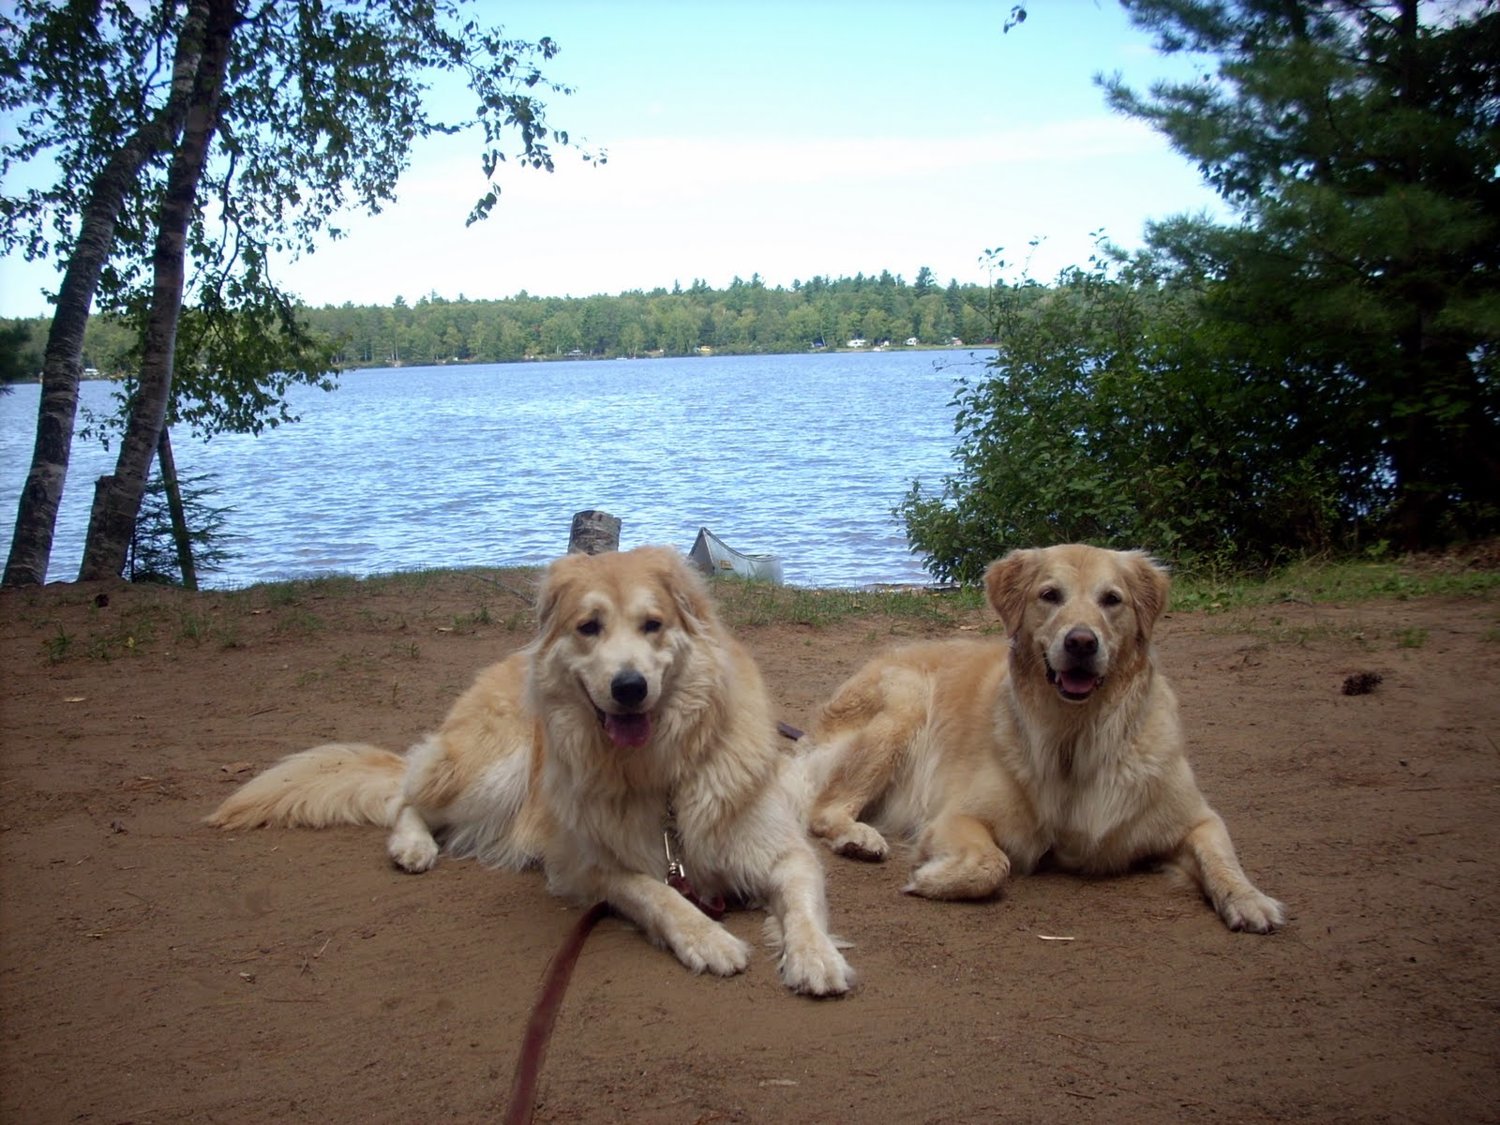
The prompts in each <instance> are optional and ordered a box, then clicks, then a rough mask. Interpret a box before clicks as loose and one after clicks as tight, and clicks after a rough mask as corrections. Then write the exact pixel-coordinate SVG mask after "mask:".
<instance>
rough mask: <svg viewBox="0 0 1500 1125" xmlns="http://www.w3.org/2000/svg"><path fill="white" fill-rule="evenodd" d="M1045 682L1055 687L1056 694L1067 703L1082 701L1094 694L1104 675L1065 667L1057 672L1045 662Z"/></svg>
mask: <svg viewBox="0 0 1500 1125" xmlns="http://www.w3.org/2000/svg"><path fill="white" fill-rule="evenodd" d="M1047 682H1048V683H1049V684H1051V685H1052V686H1053V687H1055V688H1056V689H1057V694H1058V695H1060V696H1062V697H1063V698H1064V699H1066V700H1067V701H1068V702H1069V703H1082V702H1083V701H1084V700H1085V699H1087V698H1088V697H1089V696H1091V695H1093V694H1094V692H1095V690H1096V689H1097V688H1098V687H1099V685H1100V684H1102V683H1103V682H1104V677H1103V676H1096V675H1094V674H1093V673H1092V672H1085V671H1084V670H1083V669H1081V668H1067V669H1065V670H1063V671H1061V672H1059V671H1058V670H1057V669H1056V668H1054V667H1052V665H1051V664H1050V663H1049V664H1047Z"/></svg>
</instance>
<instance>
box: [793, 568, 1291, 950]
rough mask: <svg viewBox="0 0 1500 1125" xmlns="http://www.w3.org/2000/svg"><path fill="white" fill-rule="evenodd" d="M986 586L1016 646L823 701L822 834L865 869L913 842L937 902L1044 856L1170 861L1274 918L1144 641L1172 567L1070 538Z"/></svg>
mask: <svg viewBox="0 0 1500 1125" xmlns="http://www.w3.org/2000/svg"><path fill="white" fill-rule="evenodd" d="M984 583H985V592H986V595H987V597H988V600H989V603H990V605H991V607H992V608H993V609H994V610H995V612H996V613H997V614H998V615H999V616H1000V619H1001V621H1002V622H1003V623H1004V626H1005V631H1006V633H1007V634H1008V636H1009V643H993V642H992V643H986V642H984V641H981V640H953V641H939V642H933V643H927V644H921V643H919V644H913V645H908V646H905V647H901V648H897V649H894V650H892V651H890V652H887V653H884V654H882V655H878V656H876V657H875V658H874V659H872V660H871V661H870V662H869V663H868V664H866V665H865V666H864V668H862V669H861V670H860V671H858V672H857V673H855V675H854V676H853V677H851V678H850V679H849V680H848V682H846V683H845V684H844V685H843V686H842V687H841V688H839V690H838V691H837V693H836V694H835V695H834V697H833V699H832V700H831V701H830V702H829V703H828V704H826V705H825V707H824V708H823V711H822V713H821V715H820V717H819V719H818V722H817V724H816V726H815V728H814V730H813V732H812V735H811V739H810V742H811V746H812V748H811V749H810V750H809V751H808V758H807V760H806V765H807V768H808V770H809V779H810V784H811V785H812V786H813V790H814V792H815V793H816V794H817V796H816V798H815V800H814V803H813V807H812V812H811V817H810V821H811V823H810V827H811V830H812V832H813V834H814V835H816V836H819V837H821V838H822V839H823V840H824V841H825V842H826V843H827V844H828V846H829V847H831V848H832V849H833V850H834V851H836V852H838V853H840V854H843V855H847V856H852V857H855V858H859V859H866V860H882V859H884V858H885V857H886V855H887V852H888V845H887V843H886V839H885V836H884V835H882V832H884V833H886V834H895V835H900V836H902V837H905V838H906V839H908V840H910V841H912V842H914V843H915V845H916V852H917V866H916V869H915V871H914V872H913V874H912V876H911V881H910V883H909V884H908V885H907V886H906V888H905V890H906V891H907V892H908V893H911V894H917V895H923V896H926V897H928V898H937V899H973V898H984V897H987V896H990V895H993V894H995V893H996V892H997V891H998V890H999V889H1000V887H1001V885H1002V884H1003V883H1004V882H1005V879H1006V877H1007V876H1008V875H1009V874H1010V873H1011V871H1012V870H1015V871H1019V872H1026V871H1030V870H1033V869H1034V868H1035V867H1036V865H1037V864H1038V863H1039V862H1041V861H1042V860H1043V858H1044V857H1049V858H1050V860H1051V861H1052V862H1054V863H1055V864H1056V865H1057V866H1058V867H1060V868H1063V869H1065V870H1070V871H1078V872H1083V873H1090V874H1104V873H1111V872H1119V871H1123V870H1125V869H1126V868H1128V867H1130V866H1132V865H1134V864H1136V863H1138V862H1141V861H1144V860H1148V859H1161V860H1166V861H1168V862H1169V863H1171V864H1172V865H1174V866H1176V867H1178V868H1180V869H1181V870H1183V871H1185V872H1186V873H1187V874H1188V875H1190V876H1191V877H1192V878H1193V879H1194V880H1195V881H1196V883H1197V885H1198V886H1199V887H1200V888H1201V889H1202V891H1203V893H1204V895H1205V896H1206V897H1207V898H1208V900H1209V901H1210V902H1211V903H1212V904H1213V906H1214V909H1215V910H1217V911H1218V913H1219V917H1220V918H1222V919H1223V921H1224V924H1225V925H1226V926H1228V927H1229V928H1230V929H1232V930H1253V931H1255V932H1256V933H1268V932H1270V931H1271V930H1273V929H1275V928H1276V927H1277V926H1280V925H1281V924H1282V923H1283V921H1284V920H1285V912H1284V908H1283V907H1282V905H1281V903H1279V902H1277V901H1276V900H1275V899H1272V898H1269V897H1267V896H1266V895H1264V894H1262V893H1261V892H1260V891H1258V890H1256V889H1255V887H1254V886H1252V885H1251V883H1250V881H1249V880H1248V879H1247V878H1246V877H1245V873H1244V872H1243V871H1242V870H1241V869H1240V865H1239V861H1238V860H1237V859H1236V858H1235V852H1234V845H1233V844H1232V843H1231V842H1230V839H1229V833H1228V831H1227V830H1226V829H1225V827H1224V822H1223V821H1222V820H1221V819H1220V818H1219V815H1218V813H1216V812H1214V810H1213V809H1212V808H1210V807H1209V805H1208V802H1207V801H1206V800H1204V798H1203V795H1202V793H1201V792H1199V789H1198V786H1197V783H1196V782H1195V781H1194V779H1193V771H1192V769H1191V768H1190V767H1189V765H1188V760H1187V757H1186V755H1185V754H1184V751H1183V735H1182V729H1181V725H1180V723H1179V720H1178V715H1177V698H1176V696H1175V695H1174V694H1173V692H1172V688H1171V686H1170V685H1169V684H1168V683H1167V679H1166V677H1165V676H1164V675H1163V674H1162V673H1161V672H1160V671H1159V670H1158V669H1157V667H1156V660H1155V657H1154V654H1153V652H1152V648H1151V633H1152V628H1153V626H1154V625H1155V623H1156V620H1157V617H1158V616H1159V615H1160V614H1161V612H1162V610H1163V608H1165V606H1166V600H1167V588H1168V579H1167V575H1166V572H1165V571H1163V570H1162V569H1161V568H1160V567H1158V566H1157V565H1156V564H1155V563H1153V562H1152V561H1151V560H1150V559H1149V558H1147V557H1146V556H1145V555H1143V554H1141V553H1139V552H1125V551H1106V550H1101V549H1099V548H1096V547H1087V546H1080V545H1066V546H1059V547H1049V548H1046V549H1042V550H1021V551H1015V552H1012V553H1011V554H1009V555H1007V556H1006V557H1005V558H1003V559H1001V560H999V561H998V562H995V563H992V564H991V565H990V567H989V569H988V570H987V571H986V572H985V578H984ZM861 817H865V818H867V819H866V820H861V819H859V818H861Z"/></svg>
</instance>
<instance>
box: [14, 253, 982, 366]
mask: <svg viewBox="0 0 1500 1125" xmlns="http://www.w3.org/2000/svg"><path fill="white" fill-rule="evenodd" d="M992 306H993V292H992V290H991V289H990V288H989V287H988V286H983V285H973V284H969V285H960V284H959V283H958V282H956V281H950V282H949V283H948V284H947V285H946V286H943V285H940V284H938V283H937V281H936V280H935V279H934V277H933V275H932V271H931V270H929V269H927V268H926V267H925V266H924V267H923V268H922V269H920V270H919V271H918V272H917V276H916V279H915V280H914V281H910V282H908V281H907V280H905V279H904V278H902V277H901V276H900V275H899V274H892V273H890V272H888V271H886V272H882V273H881V274H879V275H878V276H866V275H864V274H859V275H857V276H855V277H852V278H837V279H834V280H830V279H828V278H824V277H814V278H811V279H810V280H808V281H801V282H795V283H793V284H792V286H791V287H790V288H783V287H780V286H778V287H776V288H770V287H768V286H766V285H765V284H764V282H762V281H761V279H760V276H759V275H758V274H757V275H755V276H753V277H751V278H750V280H749V281H742V280H740V279H739V278H735V279H734V281H733V282H731V283H730V285H729V287H728V288H727V289H711V288H709V286H708V285H707V284H706V283H705V282H702V281H694V282H693V284H692V285H691V286H689V287H688V288H686V289H684V288H682V287H681V286H674V287H673V288H671V289H653V290H651V291H649V292H646V291H641V290H633V291H631V292H627V293H621V294H619V295H618V296H604V295H599V296H592V297H533V296H530V295H529V294H527V293H525V292H524V291H523V292H521V293H518V294H516V296H514V297H508V298H504V299H501V300H490V301H474V300H468V299H466V298H464V297H462V296H460V297H458V298H457V299H455V300H448V299H446V298H443V297H440V296H438V295H437V294H436V293H434V294H431V295H430V296H427V297H423V298H422V299H421V300H419V301H417V303H416V304H415V305H408V304H407V303H406V302H405V301H404V300H402V299H401V298H399V297H398V298H397V299H396V302H395V304H394V305H391V306H386V307H381V306H372V305H353V304H344V305H341V306H337V307H335V306H332V305H325V306H323V307H322V308H305V309H303V310H302V314H303V316H304V317H305V320H306V323H307V325H308V327H309V328H311V329H312V331H313V332H314V333H315V334H317V335H319V336H322V337H324V338H326V339H329V340H332V341H335V343H336V346H337V351H336V355H335V359H336V361H337V362H338V363H339V364H340V365H341V366H344V367H381V366H395V365H412V366H415V365H426V364H438V363H504V362H508V361H512V360H521V359H545V358H554V357H567V356H573V357H579V356H594V357H600V358H612V357H615V356H631V357H634V356H644V355H690V354H692V353H694V352H697V351H699V350H701V349H710V350H712V351H713V352H715V353H719V354H731V355H735V354H755V353H761V354H769V353H779V352H802V351H808V350H809V349H815V348H820V347H827V348H830V349H832V348H843V347H849V346H851V342H859V343H854V344H853V346H863V347H876V346H879V345H881V344H884V343H890V344H894V345H905V344H908V343H915V344H919V345H929V346H933V345H945V344H951V343H952V342H954V341H962V342H964V343H978V342H981V341H984V340H986V339H989V338H991V337H992V336H993V333H994V312H993V307H992ZM0 325H4V326H5V327H7V328H8V329H9V330H10V345H9V347H7V348H5V349H4V350H6V351H8V352H10V353H11V355H10V357H9V358H10V359H11V360H12V361H13V363H11V364H7V365H6V366H7V370H6V372H5V375H6V377H8V378H10V379H15V378H34V377H35V375H36V373H37V372H38V371H40V370H41V356H42V348H43V345H44V343H45V340H46V333H47V325H48V321H47V319H46V318H37V319H32V320H20V321H3V322H0ZM134 346H135V333H134V331H133V330H132V328H131V327H130V325H129V324H127V323H125V322H124V321H122V320H120V319H119V318H115V317H111V316H107V315H106V316H96V317H93V318H92V319H91V320H90V322H89V326H88V330H87V334H86V337H85V342H84V363H85V366H86V367H88V368H93V369H97V371H99V372H100V373H102V374H105V375H119V374H124V373H127V372H129V371H131V370H132V369H133V366H134V365H133V361H132V358H131V356H132V352H133V348H134Z"/></svg>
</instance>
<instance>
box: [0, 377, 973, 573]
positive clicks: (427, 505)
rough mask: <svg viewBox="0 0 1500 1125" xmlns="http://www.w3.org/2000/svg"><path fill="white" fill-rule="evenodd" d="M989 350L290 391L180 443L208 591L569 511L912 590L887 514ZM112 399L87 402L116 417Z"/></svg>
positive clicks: (567, 516)
mask: <svg viewBox="0 0 1500 1125" xmlns="http://www.w3.org/2000/svg"><path fill="white" fill-rule="evenodd" d="M985 354H986V353H983V352H978V353H976V352H970V351H952V352H932V351H917V352H905V351H887V352H870V353H846V352H840V353H834V354H821V355H818V354H813V355H783V356H725V357H694V358H682V359H652V360H612V361H611V360H598V361H594V360H582V361H576V362H567V363H526V364H495V365H486V366H471V367H460V366H453V367H427V368H399V369H394V370H383V369H382V370H362V371H349V372H346V373H345V374H344V375H343V376H342V377H341V378H340V380H339V389H338V390H337V391H335V392H333V393H331V394H327V393H324V392H322V391H317V390H312V389H308V388H297V389H296V391H295V392H294V393H293V396H292V406H293V411H294V413H297V414H300V415H301V419H302V420H301V421H300V422H298V423H296V424H293V425H286V426H282V427H280V428H279V429H276V430H268V431H267V432H265V433H264V434H262V435H261V436H260V437H251V436H248V435H241V434H225V435H221V436H219V437H216V438H214V439H213V440H212V441H210V442H206V443H205V442H198V441H194V440H192V439H191V438H190V436H189V435H188V434H187V432H186V431H183V432H181V433H177V432H174V434H173V439H174V441H173V449H174V452H175V453H176V455H177V463H178V471H179V472H180V473H181V474H182V475H183V476H192V475H196V474H201V473H213V474H215V475H216V480H215V481H214V482H213V483H214V486H215V487H216V488H217V489H218V494H217V495H216V496H212V497H209V498H208V502H210V503H212V504H213V505H215V506H219V507H228V508H232V509H233V511H232V513H231V514H230V515H229V517H228V526H227V530H228V531H229V532H230V533H231V534H232V535H233V538H232V539H231V540H230V541H229V542H228V543H227V544H226V545H227V546H228V548H229V549H230V551H231V553H232V555H233V557H232V558H231V559H230V561H229V562H228V564H227V566H226V567H225V568H224V569H223V570H220V571H215V572H213V573H211V574H208V575H205V576H203V584H204V585H206V586H212V587H229V586H242V585H247V584H250V583H253V582H260V581H266V580H274V579H281V578H291V577H306V576H311V575H317V574H326V573H347V574H356V575H367V574H373V573H384V572H389V571H396V570H412V569H419V568H427V567H458V566H519V565H533V564H537V563H542V562H545V561H547V560H548V559H551V558H553V557H555V556H556V555H558V554H560V553H562V552H563V551H564V550H566V548H567V544H568V533H569V528H570V526H571V523H572V518H573V513H575V512H578V511H583V510H585V509H589V508H598V509H603V510H604V511H607V512H610V513H612V514H614V515H615V516H618V517H619V518H620V520H621V521H622V527H621V533H620V545H621V546H622V547H626V548H628V547H634V546H638V545H640V544H643V543H665V544H669V545H672V546H676V547H678V548H679V549H681V550H684V551H685V550H687V549H688V547H690V546H691V545H692V542H693V539H694V537H695V536H696V534H697V531H698V528H699V527H700V526H706V527H708V528H710V529H712V530H713V531H714V532H716V533H717V534H718V535H719V536H720V538H722V539H724V540H725V541H726V542H728V543H729V544H730V545H732V546H734V547H737V548H738V549H740V550H742V551H745V552H747V553H755V554H760V553H769V554H776V555H778V556H780V558H781V560H782V566H783V570H784V572H785V576H786V581H787V582H788V583H791V584H794V585H799V586H864V585H870V584H875V583H886V582H921V581H924V580H925V579H926V578H927V575H926V574H925V572H924V571H923V569H922V566H921V560H920V559H919V558H918V557H916V556H913V555H912V554H911V553H910V552H909V550H908V548H907V544H906V539H905V536H904V534H903V533H902V530H901V526H900V524H899V523H898V521H897V520H896V519H895V518H894V517H893V516H892V515H891V514H890V510H891V508H892V507H893V506H895V504H896V503H898V502H899V501H900V499H901V497H902V496H903V495H904V494H905V492H906V490H907V488H908V486H909V485H910V482H911V481H912V479H913V478H920V479H921V480H922V481H923V482H924V483H930V484H933V485H935V484H936V483H937V482H938V480H939V478H941V477H942V476H943V475H944V474H945V473H947V472H949V471H950V470H951V468H952V461H951V455H952V450H953V445H954V437H953V408H952V406H951V405H950V399H951V398H952V394H953V391H954V388H955V380H956V379H957V378H958V376H959V375H960V374H963V373H968V374H974V373H976V372H977V371H978V370H980V368H981V366H982V364H983V363H984V360H985ZM110 390H111V386H110V384H108V383H101V382H88V383H85V384H84V385H83V389H82V399H83V402H84V403H85V404H86V405H88V406H91V407H92V408H93V409H94V410H96V411H104V410H107V409H109V394H110ZM39 393H40V388H39V387H38V386H37V385H35V384H28V385H22V386H17V387H16V388H15V391H14V393H12V394H9V395H4V396H0V526H3V528H4V532H5V536H6V542H5V544H4V546H5V548H6V549H7V550H8V549H9V534H10V531H11V529H12V527H13V526H14V519H15V511H16V503H17V499H18V497H19V494H20V489H21V485H22V484H23V482H24V480H25V477H26V472H27V469H28V468H29V465H30V460H31V451H32V444H33V442H34V440H35V426H36V408H37V397H38V395H39ZM114 456H115V454H114V451H113V450H111V451H110V452H108V453H106V452H105V451H104V450H103V449H101V448H100V446H99V444H98V443H97V442H90V443H84V442H82V441H75V442H74V448H73V455H72V461H71V465H70V467H69V473H68V485H67V490H66V492H65V494H64V499H63V508H62V512H61V515H60V518H59V521H58V529H57V536H56V539H55V542H54V544H53V551H52V560H51V567H50V570H49V573H48V578H49V580H52V581H56V580H71V579H72V578H73V577H74V576H75V575H76V574H77V568H78V563H79V560H80V558H81V556H82V550H83V538H84V533H85V530H86V528H87V525H88V509H89V504H90V502H91V500H92V496H93V482H94V479H95V478H96V477H98V476H100V475H101V474H104V473H107V472H111V471H113V468H114Z"/></svg>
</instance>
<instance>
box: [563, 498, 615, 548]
mask: <svg viewBox="0 0 1500 1125" xmlns="http://www.w3.org/2000/svg"><path fill="white" fill-rule="evenodd" d="M619 549H620V521H619V519H618V518H617V517H615V516H612V515H610V514H609V513H608V512H597V511H594V510H593V509H590V510H588V511H586V512H576V513H574V515H573V528H572V530H571V531H570V532H569V533H568V554H570V555H602V554H603V553H604V552H605V551H618V550H619Z"/></svg>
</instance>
